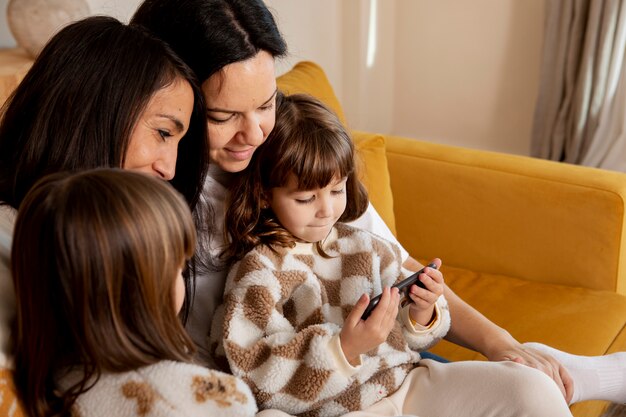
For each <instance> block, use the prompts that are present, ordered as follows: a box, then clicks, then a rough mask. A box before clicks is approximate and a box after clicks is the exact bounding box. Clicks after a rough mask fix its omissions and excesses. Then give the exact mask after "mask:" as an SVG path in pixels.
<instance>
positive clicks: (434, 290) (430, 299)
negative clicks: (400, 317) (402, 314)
mask: <svg viewBox="0 0 626 417" xmlns="http://www.w3.org/2000/svg"><path fill="white" fill-rule="evenodd" d="M433 262H434V263H435V265H437V269H434V268H429V267H426V269H425V270H424V273H422V274H420V276H419V280H420V281H422V283H423V284H424V285H425V286H426V289H424V288H420V287H418V286H417V285H412V286H411V288H410V289H409V298H411V300H412V301H413V302H412V303H411V304H410V305H409V315H410V317H411V319H413V321H415V322H416V323H419V324H421V325H422V326H428V324H430V322H431V320H432V319H433V314H434V311H435V303H436V302H437V299H438V298H439V296H440V295H441V294H443V274H442V273H441V271H439V268H441V259H439V258H435V259H434V260H433Z"/></svg>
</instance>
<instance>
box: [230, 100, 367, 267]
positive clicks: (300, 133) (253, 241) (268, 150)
mask: <svg viewBox="0 0 626 417" xmlns="http://www.w3.org/2000/svg"><path fill="white" fill-rule="evenodd" d="M290 176H294V177H295V178H296V179H297V187H298V189H300V190H312V189H315V188H324V187H326V186H327V185H328V184H330V183H331V181H332V180H333V179H334V178H337V177H339V178H344V177H345V178H347V182H346V200H347V205H346V210H345V211H344V213H343V215H342V216H341V217H340V219H339V221H342V222H349V221H352V220H355V219H357V218H358V217H360V216H361V215H362V214H363V213H364V212H365V210H366V209H367V205H368V199H367V191H366V190H365V187H364V186H363V185H362V184H361V182H360V181H359V180H358V178H357V175H356V172H355V163H354V145H353V143H352V140H351V138H350V135H349V134H348V132H347V130H346V129H345V127H344V126H343V125H342V124H341V122H340V121H339V119H338V118H337V116H336V115H335V114H334V113H333V112H332V110H330V109H329V108H328V107H326V106H325V105H324V104H322V103H321V102H320V101H319V100H317V99H315V98H313V97H311V96H309V95H305V94H294V95H290V96H283V95H282V94H281V93H279V95H278V97H277V104H276V126H275V127H274V130H272V132H271V133H270V135H269V136H268V138H267V140H266V141H265V143H263V144H262V145H261V146H259V148H258V149H257V150H256V152H255V153H254V155H253V156H252V159H251V161H250V164H249V165H248V167H247V168H246V169H245V170H244V171H243V172H241V173H240V175H238V176H237V178H236V180H235V184H234V186H233V189H232V193H231V198H230V201H229V203H228V209H227V211H226V227H225V233H226V236H227V239H228V240H229V247H228V249H227V250H226V251H225V252H224V254H223V257H224V258H226V259H229V260H230V261H236V260H238V259H240V258H241V257H242V256H243V255H245V254H246V253H247V252H249V251H250V250H251V249H252V248H254V247H255V246H257V245H259V244H266V245H269V246H273V245H277V246H283V247H290V246H293V245H294V244H295V238H294V237H293V236H292V235H291V234H290V233H289V232H288V231H287V230H286V229H285V228H283V227H282V225H281V224H280V223H279V222H278V221H277V220H276V219H275V217H274V214H273V212H272V211H271V209H264V208H263V204H264V197H265V196H267V195H269V194H270V191H271V189H272V188H276V187H283V186H285V185H286V184H287V182H288V181H289V178H290ZM318 249H319V248H318Z"/></svg>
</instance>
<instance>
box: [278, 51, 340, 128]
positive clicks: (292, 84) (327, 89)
mask: <svg viewBox="0 0 626 417" xmlns="http://www.w3.org/2000/svg"><path fill="white" fill-rule="evenodd" d="M276 83H277V84H278V88H279V89H280V90H281V91H282V92H283V93H285V94H287V95H289V94H298V93H304V94H310V95H312V96H313V97H316V98H317V99H318V100H321V101H322V102H324V103H325V104H326V105H327V106H328V107H330V108H331V109H332V110H333V111H334V112H335V113H336V114H337V116H338V117H339V120H341V122H342V123H343V124H344V125H345V124H346V116H345V115H344V113H343V109H342V108H341V104H339V100H337V96H336V95H335V91H334V90H333V87H332V86H331V85H330V81H328V77H326V73H325V72H324V70H323V69H322V67H320V66H319V65H317V64H316V63H314V62H310V61H302V62H298V63H297V64H296V65H294V67H293V68H292V69H291V70H289V71H288V72H286V73H285V74H283V75H281V76H280V77H278V78H277V79H276Z"/></svg>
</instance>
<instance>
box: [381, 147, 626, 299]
mask: <svg viewBox="0 0 626 417" xmlns="http://www.w3.org/2000/svg"><path fill="white" fill-rule="evenodd" d="M385 139H386V146H387V160H388V166H389V172H390V177H391V188H392V191H393V198H394V203H393V204H394V213H395V220H396V228H397V234H398V239H399V240H400V242H401V243H402V244H403V246H404V247H405V248H406V249H407V250H408V251H409V253H410V254H411V255H412V256H413V257H416V258H419V259H430V258H433V257H440V258H442V260H443V262H444V263H447V264H448V265H452V266H457V267H462V268H466V269H469V270H473V271H479V272H488V273H493V274H501V275H506V276H511V277H518V278H524V279H528V280H532V281H541V282H546V283H553V284H563V285H571V286H579V287H586V288H591V289H601V290H610V291H616V292H618V293H621V294H626V265H625V262H624V253H625V252H626V247H625V244H624V243H625V242H624V235H625V233H624V218H625V217H624V216H625V215H624V202H625V200H626V174H623V173H617V172H609V171H605V170H600V169H594V168H588V167H581V166H574V165H569V164H563V163H557V162H551V161H546V160H540V159H536V158H530V157H523V156H516V155H507V154H502V153H496V152H487V151H479V150H470V149H465V148H460V147H453V146H445V145H438V144H433V143H427V142H423V141H417V140H413V139H409V138H402V137H397V136H390V135H386V136H385Z"/></svg>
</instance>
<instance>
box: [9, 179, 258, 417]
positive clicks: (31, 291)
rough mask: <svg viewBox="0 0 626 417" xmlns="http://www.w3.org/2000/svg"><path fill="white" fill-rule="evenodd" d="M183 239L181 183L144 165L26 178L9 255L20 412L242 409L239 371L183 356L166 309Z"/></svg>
mask: <svg viewBox="0 0 626 417" xmlns="http://www.w3.org/2000/svg"><path fill="white" fill-rule="evenodd" d="M33 242H38V244H36V245H34V244H33ZM195 244H196V233H195V226H194V222H193V220H192V217H191V213H190V211H189V206H188V205H187V203H186V202H185V200H184V199H183V197H182V195H180V194H178V193H175V192H174V190H173V188H172V187H171V186H170V185H169V184H167V183H165V182H164V181H161V180H158V179H156V178H151V177H150V176H148V175H146V174H143V173H135V172H131V171H127V170H122V169H113V168H109V169H106V168H102V169H96V170H87V171H83V172H81V173H78V174H75V175H70V174H68V173H57V174H52V175H50V176H47V177H44V178H43V179H42V180H40V181H39V182H37V183H36V184H35V185H34V186H33V188H32V189H31V190H30V191H29V192H28V193H27V194H26V196H25V197H24V199H23V201H22V204H21V205H20V208H19V211H18V215H17V219H16V224H15V234H14V239H13V246H12V258H11V272H12V276H13V283H14V285H15V291H16V294H17V322H16V333H15V337H14V345H15V384H16V387H17V392H18V397H19V399H20V402H21V404H22V405H23V407H24V409H25V410H26V412H27V413H26V415H28V416H33V417H35V416H37V417H39V416H70V415H72V416H81V417H96V416H145V415H150V416H198V417H200V416H208V415H224V416H241V417H245V416H248V417H250V416H253V415H254V413H255V412H256V406H255V403H254V399H253V398H252V395H251V393H250V390H249V388H248V387H247V386H246V385H245V384H244V383H243V382H242V381H239V380H238V379H237V378H235V377H233V376H232V375H226V374H223V373H221V372H218V371H213V370H208V369H206V368H204V367H202V366H199V365H195V364H193V360H192V355H193V353H194V351H195V348H194V344H193V342H192V340H191V339H190V338H189V336H188V335H187V334H186V332H185V330H184V327H183V325H182V323H181V321H180V319H179V317H178V313H179V312H180V310H181V307H182V305H183V302H184V297H185V284H184V282H183V278H182V270H183V268H184V265H185V262H186V260H187V259H189V258H190V257H191V256H192V254H193V251H194V248H195ZM33 318H35V319H33Z"/></svg>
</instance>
